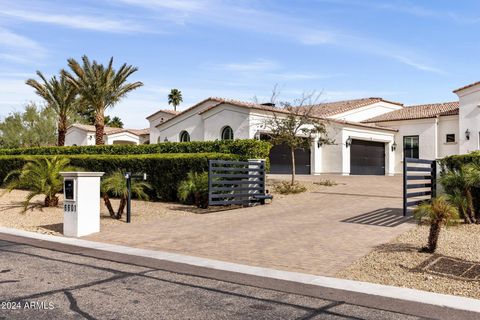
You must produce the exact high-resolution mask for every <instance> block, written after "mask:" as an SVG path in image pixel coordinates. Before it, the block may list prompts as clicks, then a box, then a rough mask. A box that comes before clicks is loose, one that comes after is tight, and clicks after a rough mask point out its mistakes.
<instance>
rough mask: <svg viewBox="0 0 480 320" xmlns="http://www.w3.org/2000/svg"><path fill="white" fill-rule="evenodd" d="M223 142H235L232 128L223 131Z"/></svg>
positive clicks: (227, 127)
mask: <svg viewBox="0 0 480 320" xmlns="http://www.w3.org/2000/svg"><path fill="white" fill-rule="evenodd" d="M222 140H233V130H232V128H231V127H230V126H226V127H224V128H223V129H222Z"/></svg>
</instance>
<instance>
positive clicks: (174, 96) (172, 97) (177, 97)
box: [168, 89, 183, 111]
mask: <svg viewBox="0 0 480 320" xmlns="http://www.w3.org/2000/svg"><path fill="white" fill-rule="evenodd" d="M182 102H183V97H182V91H180V90H178V89H172V90H170V93H169V94H168V104H171V105H172V106H173V110H175V111H177V106H178V105H180V103H182Z"/></svg>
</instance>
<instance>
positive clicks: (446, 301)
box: [0, 227, 480, 312]
mask: <svg viewBox="0 0 480 320" xmlns="http://www.w3.org/2000/svg"><path fill="white" fill-rule="evenodd" d="M0 233H3V234H8V235H13V236H19V237H25V238H30V239H37V240H43V241H50V242H56V243H61V244H66V245H72V246H77V247H83V248H89V249H95V250H102V251H108V252H115V253H120V254H127V255H132V256H139V257H146V258H153V259H157V260H164V261H170V262H175V263H183V264H187V265H191V266H197V267H205V268H210V269H214V270H222V271H230V272H236V273H241V274H247V275H253V276H259V277H264V278H270V279H277V280H285V281H291V282H295V283H300V284H308V285H314V286H318V287H323V288H331V289H337V290H345V291H350V292H356V293H363V294H369V295H375V296H381V297H387V298H393V299H399V300H404V301H411V302H417V303H422V304H429V305H434V306H440V307H447V308H452V309H457V310H463V311H470V312H480V300H477V299H472V298H465V297H458V296H452V295H446V294H440V293H433V292H427V291H421V290H416V289H409V288H400V287H394V286H387V285H381V284H374V283H368V282H361V281H353V280H345V279H337V278H332V277H325V276H317V275H312V274H306V273H298V272H290V271H280V270H275V269H269V268H262V267H253V266H248V265H242V264H237V263H231V262H224V261H219V260H213V259H206V258H199V257H193V256H187V255H182V254H176V253H169V252H164V251H154V250H146V249H138V248H132V247H126V246H120V245H114V244H107V243H100V242H94V241H88V240H82V239H76V238H66V237H61V236H52V235H46V234H40V233H35V232H29V231H23V230H17V229H10V228H4V227H0Z"/></svg>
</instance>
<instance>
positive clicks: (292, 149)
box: [290, 147, 295, 186]
mask: <svg viewBox="0 0 480 320" xmlns="http://www.w3.org/2000/svg"><path fill="white" fill-rule="evenodd" d="M290 152H291V153H292V182H291V184H292V186H293V185H294V184H295V148H294V147H290Z"/></svg>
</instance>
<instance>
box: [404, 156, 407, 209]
mask: <svg viewBox="0 0 480 320" xmlns="http://www.w3.org/2000/svg"><path fill="white" fill-rule="evenodd" d="M403 216H404V217H406V216H407V157H405V156H404V157H403Z"/></svg>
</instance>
